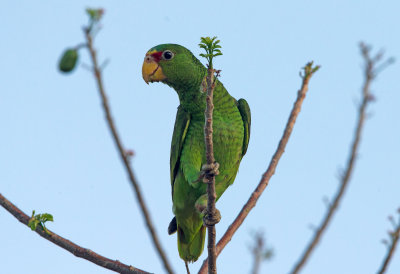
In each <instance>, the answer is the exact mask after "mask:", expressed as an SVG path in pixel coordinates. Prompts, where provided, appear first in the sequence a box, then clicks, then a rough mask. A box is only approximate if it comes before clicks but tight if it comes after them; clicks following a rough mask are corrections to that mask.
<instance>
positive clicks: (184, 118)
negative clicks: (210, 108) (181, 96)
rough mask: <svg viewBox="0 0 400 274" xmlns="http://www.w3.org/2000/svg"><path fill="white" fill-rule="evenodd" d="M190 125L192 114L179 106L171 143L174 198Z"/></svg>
mask: <svg viewBox="0 0 400 274" xmlns="http://www.w3.org/2000/svg"><path fill="white" fill-rule="evenodd" d="M189 124H190V114H189V113H188V112H186V111H185V110H184V109H183V108H182V106H179V107H178V111H177V113H176V119H175V126H174V133H173V135H172V142H171V156H170V175H171V186H172V196H173V195H174V181H175V177H176V174H177V172H178V168H179V159H180V156H181V152H182V146H183V141H184V140H185V137H186V133H187V130H188V128H189Z"/></svg>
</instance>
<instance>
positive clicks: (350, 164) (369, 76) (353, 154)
mask: <svg viewBox="0 0 400 274" xmlns="http://www.w3.org/2000/svg"><path fill="white" fill-rule="evenodd" d="M360 49H361V54H362V56H363V58H364V61H365V68H364V77H365V81H364V85H363V88H362V101H361V104H360V106H359V109H358V119H357V124H356V129H355V133H354V140H353V143H352V146H351V150H350V155H349V158H348V160H347V166H346V169H345V171H344V174H343V176H341V179H340V180H341V181H340V185H339V189H338V191H337V193H336V195H335V197H334V198H333V202H332V203H331V204H330V206H329V207H328V211H327V212H326V215H325V217H324V218H323V220H322V223H321V225H320V226H319V227H318V228H317V229H316V232H315V234H314V237H313V238H312V239H311V241H310V243H309V244H308V246H307V247H306V249H305V250H304V252H303V254H302V256H301V257H300V259H299V261H298V262H297V263H296V264H295V266H294V268H293V270H292V271H291V272H290V273H292V274H296V273H299V271H300V270H301V268H302V267H303V266H304V265H305V263H306V262H307V260H308V259H309V257H310V255H311V253H312V252H313V250H314V248H315V247H316V246H317V244H318V242H319V241H320V239H321V237H322V234H323V233H324V232H325V230H326V228H327V227H328V225H329V223H330V221H331V219H332V217H333V214H334V213H335V212H336V210H337V208H338V206H339V203H340V201H341V199H342V197H343V194H344V192H345V190H346V188H347V186H348V183H349V181H350V178H351V175H352V172H353V169H354V165H355V161H356V159H357V155H358V148H359V144H360V139H361V133H362V129H363V126H364V122H365V118H366V110H367V107H368V105H369V103H370V102H372V99H373V97H372V95H371V93H370V85H371V82H372V80H373V79H374V78H375V77H376V75H377V71H376V66H377V63H378V62H379V61H380V60H382V57H383V52H382V51H381V52H379V53H378V54H376V55H375V56H374V57H371V56H370V51H371V47H369V46H366V45H364V44H363V43H361V44H360ZM389 60H392V59H389ZM387 62H389V63H390V62H392V61H386V62H384V63H383V64H386V63H387Z"/></svg>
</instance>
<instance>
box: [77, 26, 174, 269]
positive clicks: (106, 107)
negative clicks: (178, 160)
mask: <svg viewBox="0 0 400 274" xmlns="http://www.w3.org/2000/svg"><path fill="white" fill-rule="evenodd" d="M84 33H85V37H86V41H87V48H88V50H89V53H90V57H91V60H92V64H93V72H94V76H95V78H96V83H97V87H98V90H99V93H100V97H101V100H102V104H103V109H104V112H105V116H106V120H107V124H108V126H109V129H110V131H111V134H112V136H113V139H114V141H115V145H116V146H117V148H118V151H119V154H120V157H121V160H122V162H123V164H124V166H125V169H126V172H127V173H128V177H129V181H130V182H131V185H132V187H133V189H134V190H135V194H136V198H137V201H138V203H139V205H140V208H141V211H142V214H143V217H144V219H145V221H146V225H147V229H148V230H149V232H150V235H151V238H152V240H153V244H154V246H155V248H156V250H157V252H158V255H159V256H160V258H161V260H162V262H163V264H164V268H165V270H166V271H167V272H168V273H170V274H172V273H173V270H172V268H171V266H170V264H169V262H168V259H167V256H166V255H165V252H164V250H163V248H162V247H161V244H160V241H159V239H158V236H157V234H156V231H155V229H154V226H153V223H152V221H151V218H150V213H149V211H148V209H147V206H146V204H145V202H144V198H143V195H142V193H141V190H140V187H139V184H138V183H137V181H136V178H135V176H134V173H133V170H132V168H131V166H130V164H129V156H128V154H127V151H126V150H125V149H124V147H123V145H122V142H121V139H120V137H119V135H118V133H117V129H116V127H115V124H114V122H113V118H112V116H111V110H110V106H109V105H108V100H107V96H106V93H105V90H104V86H103V80H102V77H101V70H100V68H99V65H98V62H97V57H96V50H95V49H94V47H93V38H92V35H91V32H90V28H85V29H84Z"/></svg>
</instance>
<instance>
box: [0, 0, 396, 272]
mask: <svg viewBox="0 0 400 274" xmlns="http://www.w3.org/2000/svg"><path fill="white" fill-rule="evenodd" d="M86 7H103V8H104V9H105V10H106V14H105V17H104V20H103V29H102V31H101V32H100V34H99V35H98V37H97V39H96V47H97V49H98V51H99V58H100V59H101V60H105V59H110V63H109V65H108V66H107V67H106V69H105V71H104V81H105V87H106V91H107V93H108V96H109V100H110V103H111V107H112V110H113V116H114V118H115V120H116V124H117V127H118V129H119V132H120V134H121V137H122V139H123V142H124V144H125V146H126V147H127V148H130V149H133V150H134V151H135V157H134V159H133V161H132V165H133V167H134V170H135V172H136V174H137V177H138V180H139V182H140V185H141V187H142V189H143V193H144V195H145V200H146V202H147V204H148V206H149V208H150V211H151V216H152V218H153V220H154V222H155V224H156V227H157V232H158V233H159V235H160V238H161V241H162V245H163V247H164V249H165V250H166V251H167V253H168V258H169V259H170V260H171V262H172V264H173V267H174V269H175V270H176V271H177V273H184V264H183V262H182V261H181V260H180V259H179V256H178V252H177V248H176V236H168V235H167V233H166V232H167V227H168V224H169V221H170V220H171V218H172V211H171V208H172V205H171V199H170V183H169V149H170V140H171V136H172V130H173V125H174V120H175V113H176V107H177V106H178V104H179V101H178V97H177V96H176V94H175V92H174V91H173V90H171V89H170V88H169V87H168V86H165V85H162V84H151V85H149V86H147V85H146V84H145V83H144V81H143V80H142V77H141V64H142V61H143V57H144V55H145V53H146V51H147V50H148V49H150V48H151V47H153V46H155V45H157V44H161V43H168V42H172V43H177V44H181V45H183V46H186V47H187V48H189V49H190V50H192V52H193V53H194V54H195V55H197V56H198V54H199V53H200V49H199V48H198V46H197V44H198V42H199V40H200V37H201V36H218V37H219V38H220V39H221V45H222V51H223V53H224V55H223V56H221V57H218V58H217V59H216V61H215V67H216V68H219V69H222V77H221V81H222V82H223V83H224V85H225V87H226V88H227V89H228V91H229V92H230V93H231V94H232V95H233V96H234V97H236V98H246V100H247V101H248V103H249V105H250V107H251V111H252V133H251V134H252V135H251V140H250V145H249V149H248V152H247V154H246V156H245V158H244V159H243V161H242V164H241V168H240V170H239V174H238V176H237V179H236V181H235V183H234V184H233V186H231V187H230V188H229V190H228V191H227V192H226V193H225V194H224V195H223V197H222V198H221V199H220V200H219V202H218V204H217V207H218V208H219V209H220V211H221V214H222V220H221V222H220V224H218V226H217V235H219V236H220V235H221V234H222V232H223V231H225V230H226V228H227V227H228V226H229V224H230V223H231V222H232V220H233V219H234V217H235V216H236V215H237V213H238V211H239V210H240V208H241V207H242V206H243V204H244V202H245V201H246V200H247V199H248V197H249V195H250V193H251V192H252V191H253V189H254V188H255V186H256V185H257V184H258V182H259V180H260V178H261V174H262V173H263V172H264V171H265V170H266V168H267V165H268V162H269V160H270V158H271V156H272V154H273V152H274V150H275V148H276V145H277V142H278V141H279V138H280V137H281V134H282V130H283V128H284V124H285V122H286V119H287V117H288V113H289V111H290V109H291V107H292V103H293V101H294V99H295V96H296V92H297V90H298V88H299V86H300V81H301V79H300V77H299V76H298V73H299V70H300V68H301V67H302V66H304V64H305V63H306V62H307V61H310V60H314V61H315V62H316V63H317V64H320V65H321V66H322V68H321V70H320V71H318V73H317V74H316V75H315V76H314V78H313V79H312V80H311V83H310V91H309V93H308V95H307V98H306V101H305V103H304V105H303V110H302V112H301V114H300V117H299V119H298V122H297V124H296V126H295V129H294V132H293V135H292V138H291V140H290V142H289V144H288V146H287V148H286V152H285V154H284V155H283V158H282V160H281V161H280V163H279V166H278V168H277V172H276V175H275V176H274V177H273V178H272V180H271V182H270V185H269V186H268V188H267V189H266V191H265V193H264V194H263V196H262V197H261V199H260V200H259V202H258V203H257V206H256V208H255V209H254V210H253V211H252V212H251V213H250V215H249V217H248V218H247V219H246V221H245V223H244V224H243V226H242V227H241V228H240V229H239V231H238V232H237V233H236V235H235V236H234V238H233V240H232V241H231V242H230V243H229V245H228V246H227V247H226V249H225V250H224V251H223V253H222V254H221V256H220V257H219V259H218V270H219V273H249V272H250V269H251V264H252V257H251V255H250V253H249V251H248V246H249V245H250V244H251V232H252V231H258V230H264V231H265V235H266V237H267V241H268V243H270V244H271V246H272V247H273V248H274V250H275V256H274V258H273V260H272V261H271V262H268V263H265V264H263V265H262V268H261V273H287V272H288V271H289V270H290V269H291V266H292V265H293V264H294V262H295V261H297V259H298V257H299V255H300V253H301V252H302V250H303V248H304V246H305V245H306V243H308V241H309V239H310V237H311V236H312V233H313V231H312V230H311V229H310V224H312V225H317V224H319V222H320V220H321V218H322V216H323V214H324V212H325V209H326V208H325V205H324V203H323V197H325V196H326V197H332V195H333V193H334V192H335V191H336V188H337V185H338V180H337V174H338V173H339V170H340V169H341V168H343V166H344V163H345V160H346V159H347V154H348V150H349V146H350V141H351V139H352V135H353V128H354V125H355V118H356V106H357V102H358V101H359V99H360V87H361V84H362V81H363V77H362V73H361V67H362V59H361V57H360V54H359V49H358V42H359V41H361V40H362V41H365V42H367V43H369V44H372V45H373V46H375V49H378V48H381V47H382V48H384V49H385V50H386V51H387V53H388V56H394V57H396V58H397V59H399V57H400V38H399V35H398V26H399V23H400V18H399V16H398V14H399V12H400V3H399V2H398V1H394V0H392V1H381V2H378V1H242V2H236V3H234V2H232V1H218V2H212V1H202V2H196V3H191V2H184V3H182V2H179V1H168V2H163V1H152V2H145V1H143V2H142V3H137V2H135V1H118V2H116V1H115V2H110V1H76V0H74V1H68V2H67V1H63V2H61V1H40V2H32V1H7V3H3V5H2V9H0V25H1V26H2V27H1V28H0V37H2V42H1V43H0V52H1V64H2V65H1V67H0V82H1V91H0V124H1V127H2V134H1V135H0V142H1V153H0V170H1V172H0V193H2V194H3V195H4V196H5V197H7V198H8V199H10V200H11V201H12V202H14V203H15V204H16V205H17V206H18V207H20V208H21V209H22V210H23V211H25V212H26V213H27V214H30V213H31V211H32V210H33V209H35V210H36V212H49V213H51V214H53V215H54V220H55V221H54V223H50V224H48V227H49V229H51V230H53V231H54V232H56V233H58V234H60V235H61V236H64V237H66V238H68V239H70V240H71V241H73V242H76V243H77V244H80V245H81V246H84V247H87V248H90V249H92V250H94V251H96V252H98V253H100V254H102V255H104V256H107V257H110V258H113V259H118V260H120V261H122V262H124V263H127V264H132V265H134V266H136V267H138V268H141V269H144V270H147V271H150V272H154V273H163V268H162V265H161V263H160V261H159V260H158V257H157V255H156V253H155V250H154V249H153V247H152V244H151V240H150V237H149V235H148V233H147V231H146V230H145V228H144V222H143V219H142V217H141V214H140V211H139V208H138V206H137V204H136V201H135V198H134V196H133V193H132V191H131V189H130V185H129V183H128V181H127V176H126V174H125V171H124V169H123V166H122V164H121V163H120V160H119V157H118V154H117V152H116V149H115V147H114V144H113V141H112V139H111V135H110V133H109V131H108V128H107V126H106V123H105V120H104V114H103V112H102V109H101V105H100V100H99V96H98V94H97V90H96V88H95V83H94V79H93V77H91V74H90V73H89V72H88V71H87V70H85V69H84V68H82V67H80V68H79V69H78V70H77V71H75V72H74V73H72V74H71V75H69V76H65V75H62V74H60V73H59V72H58V71H57V67H56V65H57V61H58V59H59V57H60V54H61V52H62V51H63V50H64V49H65V48H66V47H69V46H74V45H76V44H78V43H80V42H82V41H83V39H84V38H83V33H82V31H81V27H82V25H83V24H85V23H86V22H87V18H86V15H85V13H84V9H85V8H86ZM80 57H81V58H80V62H81V63H86V64H88V63H89V59H88V56H87V53H86V52H82V54H81V56H80ZM399 72H400V69H399V63H398V62H397V63H395V64H394V65H392V66H391V67H389V68H387V69H386V70H385V71H384V72H383V73H382V74H381V75H379V77H378V79H377V80H376V81H375V82H374V84H373V86H372V90H373V92H374V94H375V96H376V98H377V100H376V102H375V103H373V104H372V105H371V107H370V109H369V114H370V119H369V120H368V121H367V124H366V127H365V131H364V134H363V138H362V143H361V150H360V155H359V158H358V162H357V164H356V170H355V172H354V174H353V177H352V181H351V183H350V186H349V189H348V191H347V193H346V194H345V197H344V200H343V203H342V204H341V206H340V210H339V212H338V213H337V215H336V216H335V217H334V220H333V223H332V225H331V226H330V227H329V229H328V230H327V233H326V234H325V235H324V237H323V241H322V243H321V244H320V245H319V247H318V248H317V249H316V252H315V253H314V254H313V256H312V257H311V260H310V261H309V263H308V264H307V266H306V268H305V269H304V271H303V273H310V274H314V273H315V274H318V273H325V274H330V273H331V274H333V273H344V274H347V273H349V274H354V273H375V272H376V270H377V269H378V267H379V266H380V264H381V261H382V258H383V256H384V255H385V254H386V247H385V246H384V245H383V244H382V243H381V240H382V239H384V238H387V231H388V229H389V228H390V224H389V222H388V221H387V216H388V215H390V214H394V212H395V210H396V209H397V208H398V207H399V206H400V199H399V197H400V186H399V183H400V180H399V174H398V167H399V156H398V155H399V153H400V144H399V140H400V129H399V123H398V119H399V117H400V108H399V107H398V104H399V102H400V92H399V87H400V86H399V81H398V77H399ZM0 223H1V233H0V262H1V268H2V272H3V273H7V274H14V273H16V274H18V273H49V274H50V273H110V272H109V271H108V270H105V269H102V268H100V267H98V266H96V265H94V264H92V263H90V262H87V261H85V260H82V259H79V258H76V257H74V256H73V255H71V254H70V253H68V252H66V251H65V250H63V249H60V248H59V247H57V246H55V245H53V244H52V243H50V242H48V241H46V240H44V239H42V238H41V237H39V236H38V235H36V234H35V233H33V232H32V231H30V230H29V229H28V228H27V227H25V226H23V225H21V224H20V223H19V222H18V221H17V220H16V219H15V218H14V217H13V216H11V215H10V214H9V213H8V212H6V211H5V210H1V209H0ZM217 237H218V236H217ZM205 253H206V252H204V254H203V255H202V257H201V258H200V260H199V262H196V263H194V264H193V265H191V266H190V267H191V270H192V272H196V271H197V270H198V269H199V267H200V264H201V262H202V261H203V259H204V256H205ZM387 273H393V274H394V273H400V252H397V254H396V255H395V257H394V258H393V261H392V263H391V265H390V268H389V271H388V272H387Z"/></svg>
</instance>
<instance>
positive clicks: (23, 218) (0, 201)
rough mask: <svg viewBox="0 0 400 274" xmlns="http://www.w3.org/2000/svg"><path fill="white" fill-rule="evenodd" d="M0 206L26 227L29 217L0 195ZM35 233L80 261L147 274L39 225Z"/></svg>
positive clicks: (126, 271) (115, 269)
mask: <svg viewBox="0 0 400 274" xmlns="http://www.w3.org/2000/svg"><path fill="white" fill-rule="evenodd" d="M0 205H1V206H2V207H4V208H5V209H6V210H7V211H8V212H10V213H11V214H12V215H13V216H14V217H15V218H17V219H18V221H20V222H21V223H23V224H24V225H26V226H28V223H29V219H30V217H29V216H28V215H26V214H25V213H24V212H22V211H21V210H20V209H19V208H18V207H16V206H15V205H14V204H12V203H11V202H10V201H9V200H7V199H6V198H5V197H4V196H3V195H1V194H0ZM35 231H36V233H37V234H39V235H40V236H42V237H43V238H45V239H46V240H49V241H50V242H52V243H54V244H56V245H58V246H59V247H61V248H64V249H65V250H67V251H69V252H71V253H72V254H74V255H75V256H76V257H80V258H82V259H85V260H88V261H91V262H92V263H95V264H97V265H99V266H101V267H104V268H107V269H110V270H113V271H115V272H118V273H126V274H128V273H129V274H145V273H149V272H146V271H143V270H140V269H138V268H135V267H133V266H131V265H126V264H123V263H121V262H119V261H118V260H115V261H114V260H111V259H108V258H106V257H103V256H101V255H99V254H97V253H96V252H94V251H91V250H90V249H87V248H83V247H80V246H78V245H77V244H74V243H73V242H71V241H69V240H67V239H65V238H63V237H61V236H59V235H57V234H56V233H54V232H52V231H50V230H49V229H46V230H44V229H43V228H42V227H41V226H40V225H38V226H37V227H36V230H35Z"/></svg>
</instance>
